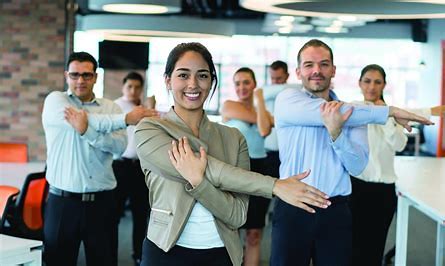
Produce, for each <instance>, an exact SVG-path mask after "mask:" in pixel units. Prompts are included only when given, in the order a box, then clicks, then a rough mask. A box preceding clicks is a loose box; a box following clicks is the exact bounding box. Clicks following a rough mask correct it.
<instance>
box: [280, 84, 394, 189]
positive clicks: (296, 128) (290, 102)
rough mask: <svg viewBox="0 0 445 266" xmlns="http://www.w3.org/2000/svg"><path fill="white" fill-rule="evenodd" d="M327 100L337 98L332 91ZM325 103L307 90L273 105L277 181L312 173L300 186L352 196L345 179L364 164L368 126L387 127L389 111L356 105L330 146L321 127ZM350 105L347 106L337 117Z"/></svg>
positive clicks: (291, 93)
mask: <svg viewBox="0 0 445 266" xmlns="http://www.w3.org/2000/svg"><path fill="white" fill-rule="evenodd" d="M329 96H330V98H331V99H333V100H337V101H338V98H337V96H336V95H335V93H334V92H333V91H332V90H331V91H330V92H329ZM324 102H326V101H325V100H324V99H322V98H319V97H317V96H315V95H313V94H312V93H310V92H309V91H307V90H306V89H286V90H284V91H283V92H281V93H280V94H279V95H278V96H277V99H276V104H275V126H276V128H277V136H278V143H279V152H280V160H281V166H280V178H287V177H289V176H292V175H296V174H298V173H301V172H304V171H305V170H308V169H310V170H311V174H310V175H309V176H308V177H306V178H305V179H303V182H305V183H306V184H309V185H311V186H313V187H316V188H317V189H319V190H321V191H323V192H325V193H326V194H328V195H329V196H330V197H334V196H339V195H349V194H351V181H350V178H349V174H351V175H354V176H356V175H359V174H360V173H361V172H362V171H363V170H364V169H365V167H366V165H367V163H368V152H369V151H368V139H367V127H366V125H367V124H385V122H386V120H387V119H388V114H389V107H388V106H364V105H354V106H353V107H354V111H353V113H352V115H351V117H350V118H349V119H348V120H347V121H346V123H345V125H344V126H343V129H342V132H341V134H340V135H339V136H338V137H337V139H336V140H335V141H334V142H333V141H332V140H331V137H330V135H329V133H328V131H327V129H326V128H325V127H324V124H323V120H322V117H321V114H320V105H321V104H322V103H324ZM351 106H352V105H350V104H345V105H343V106H342V108H341V112H342V113H343V112H345V111H346V110H348V109H349V108H351Z"/></svg>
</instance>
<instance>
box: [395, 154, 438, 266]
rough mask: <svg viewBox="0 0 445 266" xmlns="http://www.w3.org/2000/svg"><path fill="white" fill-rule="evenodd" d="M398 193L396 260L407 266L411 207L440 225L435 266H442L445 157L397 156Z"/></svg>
mask: <svg viewBox="0 0 445 266" xmlns="http://www.w3.org/2000/svg"><path fill="white" fill-rule="evenodd" d="M395 170H396V174H397V176H398V177H399V179H398V181H397V182H396V190H397V194H398V205H397V231H396V260H395V265H406V250H407V239H408V217H409V207H410V206H413V207H415V208H417V209H418V210H419V211H421V212H423V213H424V214H426V215H427V216H429V217H430V218H431V219H433V220H435V221H436V222H437V240H436V266H439V265H443V258H444V255H443V254H444V237H445V158H432V157H404V156H400V157H396V160H395Z"/></svg>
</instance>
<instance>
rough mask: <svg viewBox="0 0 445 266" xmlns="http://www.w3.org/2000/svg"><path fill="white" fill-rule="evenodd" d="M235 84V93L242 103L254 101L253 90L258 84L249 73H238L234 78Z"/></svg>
mask: <svg viewBox="0 0 445 266" xmlns="http://www.w3.org/2000/svg"><path fill="white" fill-rule="evenodd" d="M233 82H234V84H235V91H236V95H237V96H238V99H239V100H240V101H251V100H253V90H254V89H255V87H256V83H255V81H254V80H253V77H252V75H251V74H250V73H248V72H238V73H236V74H235V75H234V76H233Z"/></svg>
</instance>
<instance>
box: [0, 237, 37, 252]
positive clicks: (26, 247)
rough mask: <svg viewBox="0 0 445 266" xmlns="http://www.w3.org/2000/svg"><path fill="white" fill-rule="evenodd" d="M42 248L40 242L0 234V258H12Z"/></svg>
mask: <svg viewBox="0 0 445 266" xmlns="http://www.w3.org/2000/svg"><path fill="white" fill-rule="evenodd" d="M41 246H42V241H38V240H31V239H25V238H19V237H13V236H8V235H2V234H0V251H1V252H0V257H7V256H14V255H17V254H21V253H23V252H24V251H25V252H29V251H30V250H31V249H33V248H38V247H41Z"/></svg>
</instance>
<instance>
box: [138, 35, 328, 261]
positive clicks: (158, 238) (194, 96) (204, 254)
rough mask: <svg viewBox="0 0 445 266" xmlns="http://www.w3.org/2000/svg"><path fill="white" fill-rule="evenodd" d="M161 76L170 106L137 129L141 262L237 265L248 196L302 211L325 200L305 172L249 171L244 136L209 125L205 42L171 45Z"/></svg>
mask: <svg viewBox="0 0 445 266" xmlns="http://www.w3.org/2000/svg"><path fill="white" fill-rule="evenodd" d="M164 75H165V83H166V86H167V89H168V90H169V92H171V93H172V95H173V99H174V106H173V107H172V109H171V110H170V111H169V112H168V113H167V115H166V116H165V117H163V118H150V119H145V120H143V121H141V123H140V124H139V125H138V126H137V127H136V131H135V137H136V142H137V143H138V146H137V153H138V156H139V158H140V161H141V167H142V170H143V171H144V173H145V176H146V183H147V186H148V188H149V201H150V206H151V214H150V221H149V225H148V231H147V238H146V239H145V241H144V247H143V255H142V265H232V264H233V265H241V263H242V245H241V241H240V238H239V234H238V228H239V227H240V226H241V225H243V224H244V222H245V220H246V213H247V207H248V196H247V195H246V194H250V195H256V196H262V197H267V198H271V197H272V195H276V196H278V197H280V198H281V199H283V200H284V201H286V202H288V203H289V204H292V205H294V206H297V207H300V208H302V209H305V210H307V211H308V212H314V210H313V208H311V207H310V206H308V205H311V206H317V207H321V208H326V207H327V206H328V205H329V204H330V202H329V201H328V200H327V195H325V194H324V193H322V192H320V191H318V190H317V189H315V188H313V187H311V186H308V185H306V184H304V183H303V182H301V181H300V180H301V179H303V178H304V177H306V176H307V175H309V173H310V171H307V172H305V173H302V174H299V175H297V176H293V177H290V178H287V179H283V180H277V179H276V178H273V177H270V176H264V175H261V174H257V173H253V172H249V171H247V170H248V169H249V155H248V150H247V144H246V141H245V139H244V137H243V136H242V135H241V133H240V132H239V131H238V130H237V129H233V128H229V127H226V126H224V125H220V124H217V123H213V122H210V121H209V120H208V118H207V116H206V114H205V112H204V110H203V105H204V102H205V100H206V99H207V97H208V95H209V94H210V91H211V90H213V92H214V90H215V88H216V86H217V77H216V70H215V66H214V64H213V61H212V57H211V55H210V53H209V52H208V50H207V49H206V48H205V47H204V46H203V45H201V44H199V43H183V44H179V45H178V46H176V47H175V48H174V49H173V50H172V51H171V52H170V54H169V56H168V59H167V64H166V68H165V73H164ZM211 87H213V88H211ZM213 92H212V93H213ZM306 204H308V205H306Z"/></svg>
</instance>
